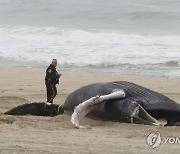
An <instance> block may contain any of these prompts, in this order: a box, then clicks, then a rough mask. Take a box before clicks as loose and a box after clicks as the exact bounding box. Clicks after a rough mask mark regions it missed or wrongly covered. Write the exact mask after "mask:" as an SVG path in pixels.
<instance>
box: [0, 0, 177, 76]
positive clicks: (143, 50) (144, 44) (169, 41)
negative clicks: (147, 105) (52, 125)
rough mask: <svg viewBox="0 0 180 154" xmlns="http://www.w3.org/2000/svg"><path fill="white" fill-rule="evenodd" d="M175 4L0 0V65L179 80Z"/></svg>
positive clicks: (164, 0) (172, 0) (168, 0)
mask: <svg viewBox="0 0 180 154" xmlns="http://www.w3.org/2000/svg"><path fill="white" fill-rule="evenodd" d="M179 7H180V1H179V0H0V65H10V66H24V67H43V68H44V67H46V66H47V65H48V64H49V63H50V62H51V59H52V58H57V59H58V61H59V67H58V68H59V69H60V70H62V71H83V72H84V71H86V72H98V73H99V72H101V73H102V72H108V73H121V74H137V75H145V76H161V77H172V78H180V28H179V27H180V9H179Z"/></svg>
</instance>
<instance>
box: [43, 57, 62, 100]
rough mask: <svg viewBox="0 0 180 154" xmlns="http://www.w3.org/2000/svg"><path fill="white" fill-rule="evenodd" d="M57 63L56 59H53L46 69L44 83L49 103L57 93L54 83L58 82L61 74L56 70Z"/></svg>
mask: <svg viewBox="0 0 180 154" xmlns="http://www.w3.org/2000/svg"><path fill="white" fill-rule="evenodd" d="M57 63H58V62H57V59H53V60H52V63H51V64H50V65H49V67H48V68H47V69H46V77H45V84H46V89H47V102H49V103H53V100H54V98H55V97H56V95H57V88H56V84H59V78H60V77H61V75H62V74H61V73H58V72H57V71H56V66H57Z"/></svg>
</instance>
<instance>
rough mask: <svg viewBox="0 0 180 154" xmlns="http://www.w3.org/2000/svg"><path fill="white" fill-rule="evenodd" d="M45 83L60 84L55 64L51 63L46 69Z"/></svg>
mask: <svg viewBox="0 0 180 154" xmlns="http://www.w3.org/2000/svg"><path fill="white" fill-rule="evenodd" d="M45 83H46V84H49V83H52V84H59V75H58V72H57V71H56V68H55V67H54V66H53V65H49V67H48V68H47V69H46V77H45Z"/></svg>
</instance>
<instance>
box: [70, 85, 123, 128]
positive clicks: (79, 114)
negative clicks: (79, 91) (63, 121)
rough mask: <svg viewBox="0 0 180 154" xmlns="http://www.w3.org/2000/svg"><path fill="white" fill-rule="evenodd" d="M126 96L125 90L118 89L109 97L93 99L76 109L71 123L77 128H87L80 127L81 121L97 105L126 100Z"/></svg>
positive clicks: (103, 96)
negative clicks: (114, 100)
mask: <svg viewBox="0 0 180 154" xmlns="http://www.w3.org/2000/svg"><path fill="white" fill-rule="evenodd" d="M125 96H126V94H125V92H124V90H121V89H118V90H115V91H113V92H112V93H110V94H108V95H102V96H98V95H97V96H95V97H92V98H90V99H88V100H86V101H84V102H82V103H81V104H79V105H78V106H76V107H75V108H74V113H73V114H72V116H71V122H72V124H73V125H74V126H75V127H76V128H85V127H83V126H81V125H80V121H81V120H82V119H83V118H84V117H85V116H86V115H87V114H88V113H89V112H90V111H92V110H93V109H94V108H95V107H96V105H98V104H100V103H102V102H104V101H108V100H113V99H119V98H125Z"/></svg>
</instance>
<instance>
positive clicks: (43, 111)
mask: <svg viewBox="0 0 180 154" xmlns="http://www.w3.org/2000/svg"><path fill="white" fill-rule="evenodd" d="M63 113H64V107H63V105H57V104H51V103H47V102H39V103H36V102H34V103H26V104H23V105H19V106H17V107H15V108H13V109H11V110H9V111H7V112H5V113H4V114H7V115H35V116H56V115H59V114H63Z"/></svg>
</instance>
